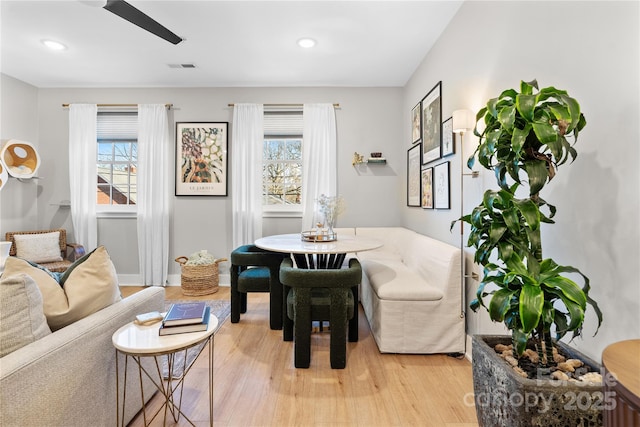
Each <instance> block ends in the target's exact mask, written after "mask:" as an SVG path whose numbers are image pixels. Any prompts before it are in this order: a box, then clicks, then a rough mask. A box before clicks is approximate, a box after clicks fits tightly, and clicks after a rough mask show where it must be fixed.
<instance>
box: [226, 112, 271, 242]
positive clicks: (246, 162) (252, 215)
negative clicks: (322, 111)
mask: <svg viewBox="0 0 640 427" xmlns="http://www.w3.org/2000/svg"><path fill="white" fill-rule="evenodd" d="M231 141H232V144H233V151H232V156H231V157H232V169H231V171H232V179H231V194H232V204H231V205H232V211H233V220H232V227H233V233H232V243H233V247H234V248H237V247H238V246H241V245H247V244H251V243H253V242H254V241H255V240H256V239H258V238H260V237H262V150H263V144H264V107H263V106H262V104H236V105H235V106H234V108H233V124H232V138H231Z"/></svg>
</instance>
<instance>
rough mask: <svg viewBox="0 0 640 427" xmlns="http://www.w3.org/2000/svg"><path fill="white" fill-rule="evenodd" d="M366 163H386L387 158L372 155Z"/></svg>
mask: <svg viewBox="0 0 640 427" xmlns="http://www.w3.org/2000/svg"><path fill="white" fill-rule="evenodd" d="M365 163H367V164H369V165H386V164H387V159H384V158H380V157H378V158H376V157H370V158H369V159H367V160H366V161H365Z"/></svg>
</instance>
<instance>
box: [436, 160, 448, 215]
mask: <svg viewBox="0 0 640 427" xmlns="http://www.w3.org/2000/svg"><path fill="white" fill-rule="evenodd" d="M450 187H451V181H450V174H449V162H444V163H440V164H438V165H435V166H434V167H433V202H434V205H435V208H436V209H450V208H451V206H450V203H451V197H450Z"/></svg>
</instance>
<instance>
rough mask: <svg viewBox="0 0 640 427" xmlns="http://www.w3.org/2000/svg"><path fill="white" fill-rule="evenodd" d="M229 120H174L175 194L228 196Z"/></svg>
mask: <svg viewBox="0 0 640 427" xmlns="http://www.w3.org/2000/svg"><path fill="white" fill-rule="evenodd" d="M228 129H229V122H178V123H176V157H175V168H176V169H175V177H176V189H175V195H176V196H227V190H228V163H229V158H228V155H227V146H228Z"/></svg>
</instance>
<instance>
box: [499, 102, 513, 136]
mask: <svg viewBox="0 0 640 427" xmlns="http://www.w3.org/2000/svg"><path fill="white" fill-rule="evenodd" d="M515 120H516V107H515V105H507V106H505V107H503V108H502V109H500V112H499V113H498V121H499V122H500V124H501V125H502V127H503V128H505V129H507V130H509V131H510V130H511V129H513V124H514V122H515Z"/></svg>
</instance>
